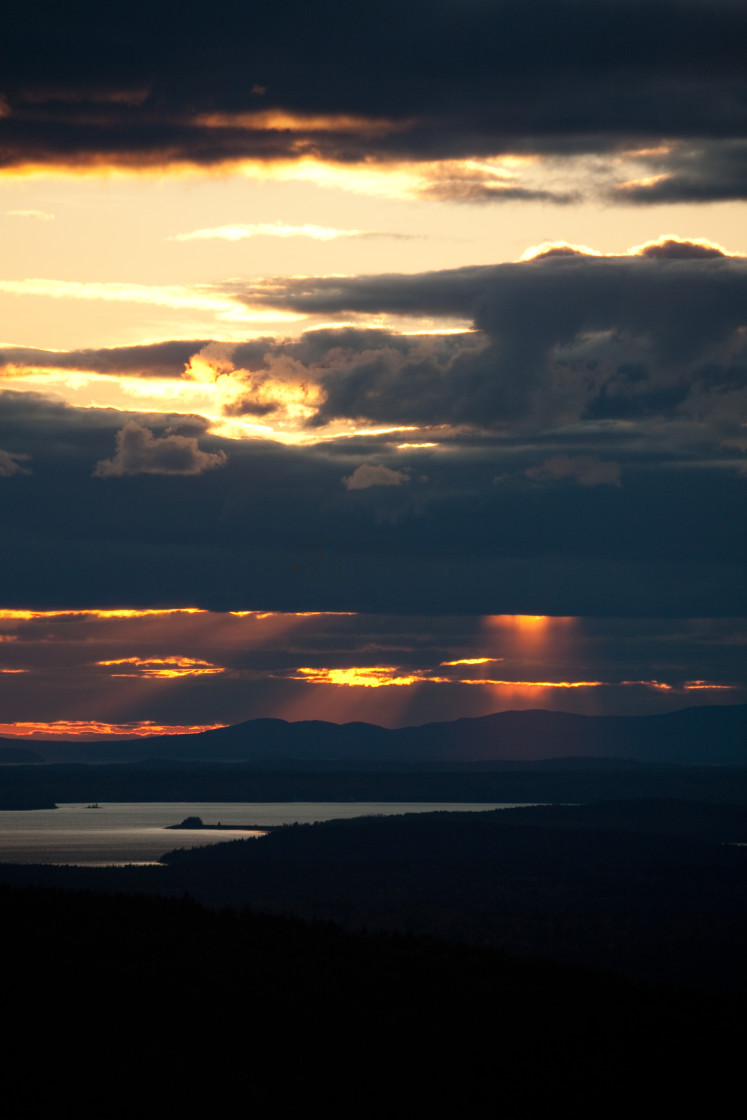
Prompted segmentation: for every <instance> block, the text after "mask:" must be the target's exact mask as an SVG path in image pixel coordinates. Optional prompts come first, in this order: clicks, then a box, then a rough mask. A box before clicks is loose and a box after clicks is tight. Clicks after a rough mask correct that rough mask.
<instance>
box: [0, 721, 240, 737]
mask: <svg viewBox="0 0 747 1120" xmlns="http://www.w3.org/2000/svg"><path fill="white" fill-rule="evenodd" d="M225 726H226V724H225V723H201V724H173V723H155V722H154V721H153V720H149V719H145V720H136V721H133V722H131V723H104V722H102V721H100V720H84V719H57V720H51V721H48V722H36V723H32V722H19V723H0V735H3V736H8V737H9V738H13V739H40V740H50V739H73V740H86V739H88V740H96V739H142V738H149V737H151V736H153V735H198V734H199V733H200V732H202V731H215V730H217V729H218V728H220V727H225Z"/></svg>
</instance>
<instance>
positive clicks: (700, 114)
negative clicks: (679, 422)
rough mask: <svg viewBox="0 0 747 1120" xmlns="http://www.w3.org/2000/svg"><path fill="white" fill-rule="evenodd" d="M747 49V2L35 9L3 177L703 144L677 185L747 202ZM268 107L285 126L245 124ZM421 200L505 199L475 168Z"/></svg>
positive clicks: (7, 65)
mask: <svg viewBox="0 0 747 1120" xmlns="http://www.w3.org/2000/svg"><path fill="white" fill-rule="evenodd" d="M746 53H747V12H746V11H745V7H744V4H743V3H742V2H741V0H504V2H502V3H501V4H487V3H484V2H483V0H460V2H459V3H457V2H456V0H429V3H427V4H425V5H424V4H423V3H422V0H376V2H375V3H374V0H361V2H360V3H358V4H357V5H356V7H355V14H354V15H353V14H352V12H351V11H349V10H348V9H347V8H346V6H345V5H343V4H341V3H340V0H318V2H317V3H315V4H313V5H309V4H307V3H301V0H282V2H279V3H275V4H272V5H265V6H257V5H250V6H246V7H245V8H241V7H239V8H237V7H236V5H235V4H233V3H231V4H229V3H227V2H225V0H216V3H214V4H213V5H212V6H211V8H210V11H209V13H208V12H206V10H205V7H204V5H203V4H198V3H197V2H196V0H182V2H181V3H179V4H176V3H175V2H174V3H172V2H171V0H161V2H160V3H159V5H158V8H157V11H154V9H153V5H152V4H150V3H148V4H146V3H145V0H133V3H131V4H128V5H127V7H126V9H124V8H118V7H116V6H113V7H112V6H110V7H109V8H107V9H106V10H103V9H102V8H101V6H100V5H99V4H95V5H94V3H93V0H86V2H84V3H82V4H80V5H77V6H76V7H75V9H74V10H71V9H70V8H65V9H60V7H59V6H58V5H53V4H51V3H50V2H48V0H46V2H45V0H42V2H41V3H40V4H37V5H36V7H35V18H34V19H33V20H29V19H28V18H27V17H26V16H25V14H24V13H23V12H22V11H21V10H20V9H19V11H18V12H13V11H12V12H10V13H8V15H7V17H6V19H5V20H4V27H3V37H2V42H1V43H0V73H2V75H3V91H2V92H3V101H2V105H3V106H4V108H3V111H2V113H0V118H1V119H0V150H2V153H3V156H2V161H3V163H4V165H5V166H17V165H19V164H23V163H34V164H39V163H46V162H67V163H72V164H75V163H84V162H86V161H89V162H90V161H94V160H100V159H102V158H103V159H105V160H106V159H109V160H111V161H113V162H116V163H119V164H120V165H126V166H132V165H139V166H148V165H159V164H170V163H190V164H193V165H211V164H217V163H220V162H222V161H226V160H235V159H240V158H254V159H261V160H273V159H284V158H291V159H297V158H299V157H303V156H309V155H311V156H322V157H326V158H330V159H335V160H337V161H340V162H343V163H351V162H354V161H358V160H365V159H370V158H375V159H380V160H391V159H403V158H405V159H416V160H439V159H443V160H453V159H459V158H463V157H472V156H489V155H496V154H500V153H503V152H530V153H531V152H546V153H553V154H557V155H570V154H576V153H595V152H604V151H606V152H610V151H612V150H618V149H622V148H629V147H631V146H636V145H637V146H639V147H640V146H642V145H643V146H645V145H648V146H651V145H652V144H653V145H656V144H657V143H659V141H661V140H662V139H667V140H670V141H677V140H690V141H697V142H698V143H700V144H704V143H710V145H711V150H710V152H709V154H708V155H707V157H702V156H700V155H699V154H698V153H697V151H696V150H695V148H694V147H693V145H692V144H691V145H690V148H688V151H692V152H693V156H692V159H693V162H694V164H695V165H696V171H695V173H694V178H693V177H691V179H688V178H687V176H685V177H684V179H683V180H682V182H681V183H680V186H679V187H678V189H679V190H682V191H685V192H686V193H687V191H689V197H692V198H695V197H698V191H699V192H700V197H702V198H714V197H743V196H744V195H743V191H744V177H743V176H742V178H741V180H740V179H739V177H738V176H736V175H735V174H734V173H733V170H732V171H730V170H729V168H728V167H727V166H725V165H726V164H728V163H729V158H730V156H729V152H730V151H731V147H730V146H731V145H733V144H734V142H735V141H743V140H744V138H745V136H746V135H747V98H746V97H745V88H746V83H747V78H745V69H744V58H745V54H746ZM262 111H266V112H268V113H272V112H275V113H276V114H283V116H282V117H281V116H276V118H275V120H274V122H273V120H272V118H267V119H265V120H264V121H263V120H260V119H255V120H254V121H252V120H251V119H250V118H249V117H248V116H247V114H252V113H254V114H256V113H259V112H262ZM289 117H291V118H294V119H289ZM300 118H303V119H300ZM321 118H326V120H325V123H324V125H323V126H320V124H319V121H320V119H321ZM330 118H334V119H333V120H331V121H330ZM719 152H723V153H724V154H723V156H721V157H719V155H718V153H719ZM714 153H715V154H716V158H714ZM675 178H676V176H675ZM691 180H692V181H691ZM696 181H697V182H696ZM688 184H690V185H689V186H688ZM512 189H514V190H519V191H521V190H522V189H523V188H521V187H519V188H512V187H511V186H510V185H509V189H508V197H511V190H512ZM425 190H426V193H428V190H430V191H431V193H433V194H434V195H435V196H436V197H454V198H466V199H467V200H480V199H482V198H486V197H494V198H496V199H500V198H501V197H507V195H506V192H504V191H501V190H500V189H493V187H492V186H491V184H490V183H489V181H486V180H480V179H479V178H478V179H474V178H473V177H472V176H471V175H468V174H462V175H458V176H456V177H455V178H454V179H453V180H452V181H450V179H449V176H448V175H447V176H446V177H442V178H440V179H438V180H437V181H435V182H434V183H433V184H432V186H431V187H430V188H429V187H427V186H426V188H425ZM543 194H544V195H545V196H548V195H549V194H550V192H549V191H547V190H545V191H544V192H543V191H542V190H531V189H530V190H527V192H526V196H527V197H529V198H533V197H538V196H539V197H542V196H543ZM514 197H516V195H514ZM556 197H557V199H558V200H560V201H562V200H563V199H564V198H567V195H564V194H563V192H559V193H558V195H557V196H556ZM629 198H630V199H631V200H635V199H636V194H635V192H634V191H632V192H630V193H629Z"/></svg>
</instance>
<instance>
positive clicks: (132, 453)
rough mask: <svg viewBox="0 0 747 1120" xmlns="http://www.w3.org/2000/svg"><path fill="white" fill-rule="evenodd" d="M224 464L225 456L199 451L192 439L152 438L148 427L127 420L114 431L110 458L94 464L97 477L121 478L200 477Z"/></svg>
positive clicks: (184, 437)
mask: <svg viewBox="0 0 747 1120" xmlns="http://www.w3.org/2000/svg"><path fill="white" fill-rule="evenodd" d="M225 464H226V453H225V452H224V451H216V452H215V453H211V452H208V451H200V448H199V447H198V446H197V440H196V439H195V438H194V437H192V436H180V435H174V434H169V433H167V434H166V435H163V436H155V435H154V434H153V432H152V431H151V430H150V428H146V427H145V426H144V425H142V424H138V423H137V421H136V420H130V421H129V423H127V424H125V426H124V428H122V430H121V432H117V450H116V453H115V455H114V457H113V458H111V459H101V460H99V462H98V463H97V464H96V469H95V470H94V472H93V473H94V476H95V477H96V478H122V477H123V476H124V475H132V474H171V475H173V474H176V475H179V474H182V475H184V474H186V475H189V474H202V473H203V472H204V471H210V470H214V469H215V468H216V467H223V466H225Z"/></svg>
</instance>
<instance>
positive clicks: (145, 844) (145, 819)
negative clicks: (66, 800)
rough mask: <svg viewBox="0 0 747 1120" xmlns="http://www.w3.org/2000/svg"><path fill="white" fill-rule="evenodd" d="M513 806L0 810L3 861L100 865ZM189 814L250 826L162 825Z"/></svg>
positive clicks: (294, 804)
mask: <svg viewBox="0 0 747 1120" xmlns="http://www.w3.org/2000/svg"><path fill="white" fill-rule="evenodd" d="M510 808H514V806H513V805H508V804H499V803H497V802H496V803H493V804H477V805H474V804H464V803H459V804H455V803H453V802H427V803H424V802H422V801H418V802H413V803H410V802H404V801H399V802H391V801H386V802H372V801H366V802H364V801H355V802H350V801H344V802H339V801H338V802H335V801H325V802H320V801H314V802H312V801H279V802H266V801H261V802H246V801H241V802H225V801H189V802H186V801H167V802H164V801H154V802H145V801H141V802H132V803H127V802H116V803H113V802H110V803H108V804H102V805H100V806H99V808H97V809H92V808H90V807H88V806H87V805H82V804H61V805H60V806H59V807H58V808H57V809H30V810H25V811H23V812H21V811H18V812H16V811H0V863H58V864H64V863H68V864H70V863H74V864H82V865H90V866H101V865H110V864H123V863H154V862H156V861H157V860H158V859H159V858H160V857H161V856H162V855H163V854H164V852H168V851H170V850H171V849H172V848H194V847H197V846H198V845H202V844H218V843H223V842H225V841H226V840H234V839H237V838H238V837H240V836H261V835H262V828H263V827H264V826H268V825H279V824H293V823H294V822H300V823H311V822H313V821H328V820H335V819H339V818H340V817H345V818H349V817H362V816H367V815H369V814H384V815H386V816H392V815H394V814H400V813H434V812H439V811H444V810H445V811H448V812H484V811H486V810H490V809H510ZM185 817H200V818H201V819H202V820H203V821H204V822H205V824H218V823H220V824H222V825H223V826H224V829H225V826H226V825H241V826H244V827H247V828H251V829H252V831H246V832H236V833H230V832H226V831H225V830H224V829H221V830H220V831H218V830H217V829H209V828H202V829H196V830H192V829H180V830H179V831H177V832H167V831H164V829H166V828H167V827H168V825H172V824H179V822H180V821H183V820H184V818H185Z"/></svg>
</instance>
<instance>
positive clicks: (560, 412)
mask: <svg viewBox="0 0 747 1120" xmlns="http://www.w3.org/2000/svg"><path fill="white" fill-rule="evenodd" d="M236 294H237V298H240V299H245V300H246V301H247V302H248V303H250V302H256V301H259V302H267V303H268V304H272V305H274V306H280V307H283V308H288V309H293V310H296V311H302V312H308V313H324V314H327V315H330V314H345V315H349V314H350V313H351V312H352V313H356V312H357V313H361V314H380V313H386V314H389V315H398V314H402V315H410V314H413V313H420V314H426V315H429V316H434V317H438V316H440V317H443V318H445V319H453V318H454V317H459V316H461V317H463V318H464V319H468V320H469V319H471V320H472V322H473V323H474V326H475V327H476V328H478V331H479V333H477V334H473V335H461V336H446V337H444V338H438V337H432V336H426V337H424V338H412V337H407V338H405V337H402V336H397V335H395V334H394V333H387V332H371V331H360V332H356V331H354V330H350V329H349V328H348V329H346V330H342V331H340V332H338V333H337V334H335V333H334V332H330V331H320V332H310V333H309V334H308V335H306V336H305V338H304V340H303V341H302V342H300V343H291V344H288V345H287V346H286V348H285V350H286V352H287V353H289V354H291V355H292V356H293V357H294V359H295V360H296V361H297V362H300V363H302V364H303V365H304V367H305V368H306V369H307V370H308V373H309V376H310V377H311V378H313V380H315V381H316V382H317V383H318V384H319V385H320V386H321V387H322V389H323V391H324V394H325V399H324V401H323V403H322V404H321V406H320V407H319V409H318V412H317V414H316V416H315V417H314V418H313V420H312V421H311V423H312V425H316V426H319V425H322V424H325V423H327V422H328V421H330V420H332V419H335V418H340V417H345V418H350V419H356V418H365V419H368V420H372V421H376V422H386V423H405V424H407V423H416V424H468V425H476V426H479V427H482V428H486V429H491V428H492V429H495V428H498V429H500V428H502V427H503V426H505V425H509V426H512V425H515V424H523V425H530V426H546V425H548V424H549V425H556V426H557V425H563V424H568V423H571V422H578V421H581V420H583V419H590V418H602V417H606V418H608V419H620V420H628V419H631V418H638V419H641V418H645V417H662V418H666V419H667V420H673V419H675V418H677V419H679V420H682V421H685V420H687V419H688V418H690V419H692V420H695V419H696V417H697V420H698V422H701V423H702V422H703V421H706V422H708V420H709V417H710V418H711V420H712V421H713V424H714V425H715V429H714V430H717V431H718V433H719V434H720V437H721V438H732V439H733V438H736V435H737V434H738V428H739V425H740V424H741V422H742V421H743V420H744V419H747V417H746V416H745V407H746V406H747V399H745V393H746V391H747V378H746V374H747V351H746V348H745V341H746V336H745V329H746V328H747V260H745V258H742V257H728V256H725V255H724V254H723V253H722V252H721V251H720V250H719V249H718V248H716V247H713V246H709V245H708V244H707V243H697V242H682V241H677V240H675V239H668V240H665V241H662V242H657V243H655V244H652V245H649V246H646V247H645V248H644V249H643V250H642V251H641V252H640V254H639V255H635V256H623V257H596V256H589V255H585V254H583V253H579V252H573V251H568V250H558V249H555V250H551V251H549V252H547V253H545V254H543V255H541V256H539V257H537V258H535V259H533V260H530V261H525V262H521V263H511V264H501V265H494V266H480V267H471V268H459V269H448V270H444V271H441V272H428V273H420V274H414V275H401V274H397V275H395V274H393V275H382V276H358V277H342V278H339V277H323V278H318V279H315V278H303V279H289V280H287V281H278V282H277V284H274V285H273V287H272V291H271V292H270V291H268V290H266V289H264V288H262V287H259V288H256V289H251V290H250V291H248V292H246V293H245V294H243V295H241V294H240V293H236ZM252 345H253V344H249V347H247V348H239V349H238V350H237V351H236V353H235V355H234V360H235V361H239V360H243V361H245V362H246V363H247V366H249V367H250V368H252V367H253V366H254V368H261V367H263V366H265V367H266V366H267V362H268V357H267V355H268V353H270V352H269V351H268V349H267V348H266V347H259V349H258V350H257V351H255V352H254V353H251V346H252ZM244 350H246V352H244ZM276 352H277V351H275V353H276ZM711 434H713V433H711Z"/></svg>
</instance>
